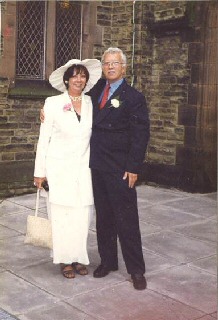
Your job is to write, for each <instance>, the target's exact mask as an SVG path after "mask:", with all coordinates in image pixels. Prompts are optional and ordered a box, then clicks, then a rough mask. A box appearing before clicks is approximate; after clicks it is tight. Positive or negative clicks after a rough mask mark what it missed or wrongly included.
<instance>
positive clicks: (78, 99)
mask: <svg viewBox="0 0 218 320" xmlns="http://www.w3.org/2000/svg"><path fill="white" fill-rule="evenodd" d="M69 97H70V99H71V100H72V101H74V102H76V101H81V100H82V97H81V96H78V97H72V96H71V95H69Z"/></svg>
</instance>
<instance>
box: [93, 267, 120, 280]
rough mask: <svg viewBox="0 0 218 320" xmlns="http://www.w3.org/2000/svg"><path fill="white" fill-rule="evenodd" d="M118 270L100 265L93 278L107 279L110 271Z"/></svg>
mask: <svg viewBox="0 0 218 320" xmlns="http://www.w3.org/2000/svg"><path fill="white" fill-rule="evenodd" d="M117 270H118V268H109V267H106V266H104V265H103V264H100V265H99V266H98V268H97V269H95V271H94V273H93V277H94V278H103V277H106V276H107V275H108V274H109V273H110V271H117Z"/></svg>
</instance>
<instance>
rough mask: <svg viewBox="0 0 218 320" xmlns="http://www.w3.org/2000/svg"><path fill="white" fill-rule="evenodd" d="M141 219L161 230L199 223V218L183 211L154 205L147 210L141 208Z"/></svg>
mask: <svg viewBox="0 0 218 320" xmlns="http://www.w3.org/2000/svg"><path fill="white" fill-rule="evenodd" d="M167 203H168V202H167ZM139 217H140V220H141V221H145V222H147V223H150V224H152V225H154V226H159V227H161V228H171V227H175V226H179V225H186V224H189V223H195V222H198V221H199V217H196V216H195V215H192V214H189V213H186V212H182V211H181V210H177V209H174V208H169V207H168V206H167V205H154V206H149V207H146V208H143V206H141V207H140V208H139ZM160 217H161V219H160Z"/></svg>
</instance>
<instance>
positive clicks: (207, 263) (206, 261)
mask: <svg viewBox="0 0 218 320" xmlns="http://www.w3.org/2000/svg"><path fill="white" fill-rule="evenodd" d="M189 265H190V266H192V267H194V268H198V269H200V270H204V271H206V272H209V273H211V274H213V275H217V256H216V255H213V256H211V257H206V258H202V259H199V260H195V261H193V262H191V263H190V264H189Z"/></svg>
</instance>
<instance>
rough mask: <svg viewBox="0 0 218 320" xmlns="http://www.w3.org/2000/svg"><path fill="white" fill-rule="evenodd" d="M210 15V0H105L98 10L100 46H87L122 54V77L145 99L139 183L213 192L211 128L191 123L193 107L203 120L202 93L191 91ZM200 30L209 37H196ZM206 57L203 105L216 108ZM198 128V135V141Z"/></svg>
mask: <svg viewBox="0 0 218 320" xmlns="http://www.w3.org/2000/svg"><path fill="white" fill-rule="evenodd" d="M209 8H210V9H209ZM207 10H209V11H213V12H214V18H213V28H214V30H213V31H212V29H211V28H212V26H211V25H210V26H209V25H208V26H207V23H209V21H211V17H210V16H208V15H205V11H207ZM217 10H218V6H217V3H215V2H213V1H209V2H207V3H202V2H201V1H197V2H195V3H193V2H190V3H187V2H186V1H174V2H173V1H166V2H161V1H154V2H145V1H136V2H135V3H134V2H131V1H125V2H123V1H105V2H102V3H101V5H99V6H98V11H97V22H98V24H99V25H100V26H101V27H102V29H103V42H102V45H101V46H99V45H96V46H95V50H94V55H96V56H97V57H99V58H100V57H101V55H102V53H103V51H104V50H105V48H107V47H109V46H118V47H120V48H121V49H123V50H124V52H125V53H126V54H127V58H128V62H129V64H128V66H129V69H128V72H127V79H128V81H129V83H132V84H133V85H134V86H135V87H136V88H137V89H139V90H140V91H142V92H143V93H144V94H145V96H146V98H147V101H148V105H149V110H150V119H151V139H150V143H149V147H148V152H147V154H146V158H145V164H144V169H143V173H142V175H141V179H142V181H147V182H154V183H158V184H163V185H168V186H171V187H176V188H182V189H184V190H187V191H191V192H208V191H211V190H216V165H215V161H216V139H215V135H216V132H217V130H216V126H215V125H214V123H213V124H212V123H210V127H209V128H208V129H206V124H204V123H202V121H201V120H199V117H200V115H199V110H200V109H201V112H200V113H201V114H205V115H206V114H208V111H207V110H208V106H206V104H205V106H203V105H202V106H201V108H200V107H199V106H197V99H198V100H199V99H200V97H201V96H202V94H203V89H205V88H203V86H202V85H201V86H199V78H198V80H196V79H197V78H196V77H197V74H196V72H197V71H198V70H199V67H200V66H202V64H203V60H204V57H203V56H202V54H201V51H202V50H204V51H206V50H207V47H208V41H210V45H209V50H210V51H211V50H212V51H213V52H214V54H213V57H214V56H215V52H216V49H215V45H217V39H216V37H215V30H216V32H217ZM202 21H203V22H204V23H202ZM207 33H209V39H210V40H207V36H206V37H205V36H204V37H203V36H202V35H203V34H207ZM211 37H213V40H211ZM133 38H134V43H133ZM211 41H212V42H213V46H212V47H211ZM199 48H201V49H202V50H199ZM208 54H209V53H208ZM213 57H212V55H211V54H210V58H209V60H208V61H207V66H208V67H209V66H210V69H207V67H204V70H205V73H206V74H207V77H208V78H209V79H210V80H208V79H207V81H209V82H210V89H209V87H208V90H207V91H208V92H210V96H211V95H213V99H212V101H211V102H210V103H211V104H212V105H213V106H216V103H217V100H216V97H215V92H216V88H215V87H216V84H217V77H216V76H215V75H214V70H216V67H215V63H214V61H213V60H212V59H213ZM132 62H133V63H132ZM211 63H212V65H211ZM204 64H205V62H204ZM211 68H212V69H213V72H210V70H211ZM196 81H198V82H197V83H196ZM196 87H198V90H197V89H196ZM204 95H205V90H204ZM212 109H213V111H212ZM203 110H204V111H203ZM202 112H203V113H202ZM205 112H206V113H205ZM215 113H216V110H215V108H214V107H213V108H211V109H210V114H211V115H212V114H214V116H215ZM211 119H212V118H211ZM213 119H216V117H214V118H213ZM203 128H204V129H203ZM199 131H201V135H202V136H204V138H203V139H202V141H201V142H200V143H199V141H197V136H198V135H199V134H198V132H199ZM204 133H205V134H206V136H205V135H204ZM209 136H211V138H209ZM211 139H212V141H211ZM198 140H199V139H198ZM203 141H204V142H203ZM201 143H204V147H203V148H202V145H201ZM206 145H207V146H208V145H209V146H210V147H208V148H209V149H210V151H209V152H208V151H204V150H203V149H205V148H206ZM206 167H207V169H206ZM212 172H213V174H212Z"/></svg>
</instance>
